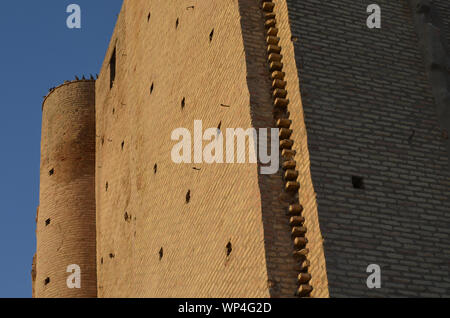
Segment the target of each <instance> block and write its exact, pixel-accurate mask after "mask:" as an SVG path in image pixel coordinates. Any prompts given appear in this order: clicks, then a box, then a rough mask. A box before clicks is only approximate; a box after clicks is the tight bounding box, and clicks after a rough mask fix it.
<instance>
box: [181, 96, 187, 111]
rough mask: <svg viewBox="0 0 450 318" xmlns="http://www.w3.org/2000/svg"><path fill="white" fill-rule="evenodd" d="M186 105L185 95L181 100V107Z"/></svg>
mask: <svg viewBox="0 0 450 318" xmlns="http://www.w3.org/2000/svg"><path fill="white" fill-rule="evenodd" d="M184 106H186V98H184V97H183V99H182V100H181V108H182V109H184Z"/></svg>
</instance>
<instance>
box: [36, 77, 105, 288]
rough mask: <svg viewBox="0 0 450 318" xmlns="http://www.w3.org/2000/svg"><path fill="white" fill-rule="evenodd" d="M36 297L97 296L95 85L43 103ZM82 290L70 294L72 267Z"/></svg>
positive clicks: (75, 85) (76, 85) (77, 85)
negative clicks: (68, 279) (68, 284)
mask: <svg viewBox="0 0 450 318" xmlns="http://www.w3.org/2000/svg"><path fill="white" fill-rule="evenodd" d="M42 108H43V114H42V140H41V168H40V198H39V199H40V207H39V209H38V216H37V230H36V235H37V254H36V258H35V263H36V264H35V269H34V273H33V275H34V276H35V281H34V296H35V297H96V295H97V287H96V281H97V280H96V262H95V246H96V242H95V190H94V178H95V177H94V175H95V167H94V164H95V81H92V80H81V81H74V82H66V83H64V84H63V85H61V86H59V87H57V88H56V89H53V90H52V91H51V92H50V93H49V95H48V96H47V97H46V98H45V100H44V102H43V106H42ZM72 264H76V265H78V266H80V269H81V288H79V289H77V288H74V289H69V288H68V287H67V283H66V281H67V278H68V276H69V275H70V273H68V272H67V267H68V266H69V265H72Z"/></svg>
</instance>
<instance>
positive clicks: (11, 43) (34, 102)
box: [0, 0, 122, 297]
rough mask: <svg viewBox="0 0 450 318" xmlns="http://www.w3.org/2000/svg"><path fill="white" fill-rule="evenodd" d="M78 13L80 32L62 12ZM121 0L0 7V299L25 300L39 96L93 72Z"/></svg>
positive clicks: (47, 0) (18, 0) (52, 0)
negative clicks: (76, 10) (70, 8)
mask: <svg viewBox="0 0 450 318" xmlns="http://www.w3.org/2000/svg"><path fill="white" fill-rule="evenodd" d="M71 3H74V4H78V5H79V6H80V7H81V10H82V12H81V14H82V15H81V17H82V21H81V22H82V25H81V29H79V30H77V29H68V28H67V26H66V19H67V16H68V15H69V14H68V13H66V8H67V6H68V5H69V4H71ZM121 5H122V0H95V1H92V0H89V1H88V0H72V1H61V0H58V1H56V0H39V1H32V0H26V1H23V0H15V1H2V2H1V5H0V39H1V40H0V41H1V42H0V43H1V45H0V107H1V115H0V136H1V137H2V142H1V146H0V149H1V150H0V167H1V170H2V172H1V179H0V199H1V200H0V204H1V206H0V212H1V217H0V297H31V276H30V271H31V262H32V257H33V254H34V252H35V248H36V239H35V215H36V208H37V206H38V205H39V160H40V153H39V152H40V134H41V103H42V97H43V96H44V95H46V94H47V92H48V89H49V88H50V87H54V86H57V85H59V84H61V83H62V82H63V81H64V80H72V79H74V78H75V75H79V76H81V75H83V74H86V75H89V74H91V73H92V74H95V73H99V70H100V67H101V63H102V61H103V59H104V56H105V52H106V49H107V47H108V44H109V40H110V37H111V35H112V32H113V29H114V25H115V22H116V19H117V14H118V13H119V12H120V8H121Z"/></svg>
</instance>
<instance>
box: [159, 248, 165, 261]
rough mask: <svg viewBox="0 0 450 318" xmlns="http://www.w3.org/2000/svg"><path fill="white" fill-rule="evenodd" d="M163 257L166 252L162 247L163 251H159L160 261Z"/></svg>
mask: <svg viewBox="0 0 450 318" xmlns="http://www.w3.org/2000/svg"><path fill="white" fill-rule="evenodd" d="M163 256H164V250H163V248H162V247H161V249H160V250H159V260H162V258H163Z"/></svg>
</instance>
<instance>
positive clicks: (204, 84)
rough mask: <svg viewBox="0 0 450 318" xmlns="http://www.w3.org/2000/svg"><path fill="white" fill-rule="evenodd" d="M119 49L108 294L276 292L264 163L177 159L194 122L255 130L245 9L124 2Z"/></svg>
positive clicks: (108, 206) (112, 105)
mask: <svg viewBox="0 0 450 318" xmlns="http://www.w3.org/2000/svg"><path fill="white" fill-rule="evenodd" d="M191 5H195V7H194V8H187V7H189V6H191ZM149 13H151V16H150V19H149V20H148V14H149ZM177 19H178V27H176V25H177V23H176V21H177ZM213 29H214V35H213V38H212V41H210V34H211V31H212V30H213ZM111 43H112V44H111V47H110V48H109V50H108V52H107V55H106V59H105V64H104V65H103V67H102V70H101V73H100V77H99V80H98V81H97V92H96V94H97V115H96V116H97V135H98V136H101V138H100V139H99V140H98V142H97V165H96V166H97V174H96V192H97V221H98V223H97V241H98V251H97V253H98V255H97V261H98V291H99V296H100V297H112V296H137V297H214V296H217V297H232V296H233V297H267V296H269V291H268V282H267V281H268V276H267V269H266V266H265V248H264V229H263V222H262V217H261V193H260V191H259V186H258V172H257V166H256V165H250V164H212V165H209V164H178V165H177V164H175V163H173V162H172V160H171V155H170V154H171V149H172V147H173V145H174V144H175V143H176V142H175V141H171V139H170V136H171V133H172V131H173V130H174V129H175V128H179V127H186V128H188V129H189V130H190V131H191V132H192V131H193V124H194V120H195V119H201V120H203V125H204V128H210V127H218V125H219V123H222V124H221V127H222V130H223V131H224V129H225V128H227V127H242V128H244V129H245V128H249V127H251V126H252V122H251V114H250V107H249V106H250V94H249V89H248V87H247V80H246V77H247V75H248V74H247V72H246V60H245V52H244V45H243V40H242V31H241V26H240V14H239V7H238V1H212V2H211V1H196V2H195V3H192V1H177V3H174V2H167V1H162V0H161V1H151V2H149V1H137V0H131V1H125V2H124V7H123V9H122V12H121V14H120V17H119V21H118V24H117V27H116V30H115V33H114V35H113V38H112V42H111ZM114 45H115V47H116V50H117V60H118V69H117V75H116V81H115V84H114V87H113V88H112V89H111V90H110V85H109V84H110V83H109V78H110V76H109V65H108V61H109V57H110V56H111V54H112V52H113V49H114ZM152 83H153V92H152V93H151V91H150V88H151V85H152ZM183 98H185V106H184V108H182V106H181V103H182V100H183ZM221 104H223V105H228V106H229V107H222V106H221ZM103 137H104V144H102V142H101V140H102V139H103ZM123 141H124V147H123V150H122V149H121V144H122V142H123ZM155 164H156V165H157V170H156V173H155V170H154V167H155ZM193 168H197V169H200V170H194V169H193ZM106 183H108V190H107V191H106V187H105V186H106ZM188 191H190V201H189V203H186V194H187V192H188ZM125 212H126V213H127V215H129V216H130V219H128V221H126V220H125V218H124V214H125ZM228 242H231V245H232V251H231V254H230V256H228V257H227V250H226V246H227V244H228ZM161 249H162V252H163V253H162V258H161V257H160V253H159V252H160V251H161Z"/></svg>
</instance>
